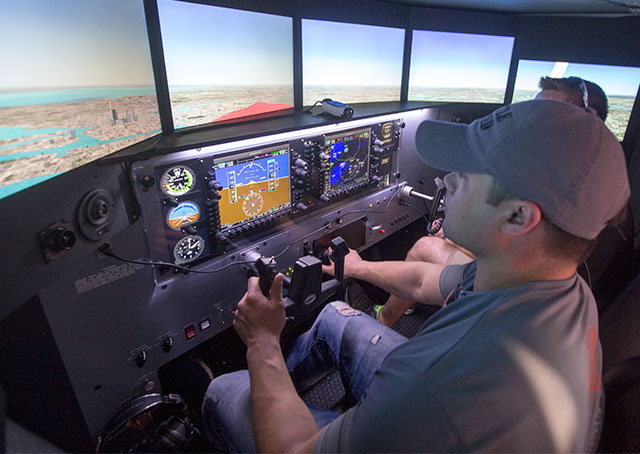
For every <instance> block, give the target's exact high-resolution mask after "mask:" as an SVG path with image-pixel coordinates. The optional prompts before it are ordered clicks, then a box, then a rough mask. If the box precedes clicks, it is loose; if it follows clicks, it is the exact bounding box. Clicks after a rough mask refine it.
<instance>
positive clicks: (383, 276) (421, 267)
mask: <svg viewBox="0 0 640 454" xmlns="http://www.w3.org/2000/svg"><path fill="white" fill-rule="evenodd" d="M443 268H444V266H442V265H436V264H433V263H425V262H404V261H388V262H370V261H364V260H363V261H362V262H360V263H358V265H357V267H356V268H354V269H353V270H352V272H351V273H350V276H351V277H355V278H357V279H361V280H363V281H367V282H370V283H371V284H373V285H376V286H378V287H380V288H382V289H383V290H385V291H387V292H388V293H390V294H392V295H395V296H397V297H399V298H403V299H407V300H412V301H417V302H422V303H429V304H442V301H443V298H442V294H441V293H440V285H439V279H440V273H441V271H442V269H443Z"/></svg>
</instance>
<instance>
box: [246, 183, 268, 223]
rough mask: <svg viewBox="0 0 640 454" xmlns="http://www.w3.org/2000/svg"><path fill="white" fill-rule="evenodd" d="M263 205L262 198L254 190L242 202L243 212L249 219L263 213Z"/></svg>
mask: <svg viewBox="0 0 640 454" xmlns="http://www.w3.org/2000/svg"><path fill="white" fill-rule="evenodd" d="M263 204H264V199H263V198H262V196H261V195H260V194H259V193H258V192H256V191H254V190H253V189H252V190H251V191H249V194H247V196H246V197H245V198H244V200H243V201H242V211H244V214H246V215H247V216H249V217H253V216H257V215H259V214H260V212H261V211H262V205H263Z"/></svg>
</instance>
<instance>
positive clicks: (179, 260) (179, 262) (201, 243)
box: [173, 235, 204, 265]
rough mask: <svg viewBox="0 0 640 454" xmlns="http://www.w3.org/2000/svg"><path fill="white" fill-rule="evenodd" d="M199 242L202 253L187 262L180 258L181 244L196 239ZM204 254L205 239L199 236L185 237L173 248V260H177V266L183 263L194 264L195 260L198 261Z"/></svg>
mask: <svg viewBox="0 0 640 454" xmlns="http://www.w3.org/2000/svg"><path fill="white" fill-rule="evenodd" d="M194 238H195V240H196V241H197V242H198V244H199V245H200V251H199V252H198V253H197V254H196V255H195V256H193V257H190V258H189V259H187V260H185V259H182V258H180V257H179V256H178V249H179V247H180V245H181V244H183V243H184V242H185V241H187V240H189V239H194ZM203 252H204V239H203V238H202V237H201V236H199V235H188V236H185V237H184V238H182V239H181V240H180V241H178V242H177V243H176V245H175V246H174V248H173V258H174V259H175V263H176V264H178V265H179V264H181V263H190V262H193V261H194V260H197V259H198V258H199V257H200V256H201V255H202V253H203Z"/></svg>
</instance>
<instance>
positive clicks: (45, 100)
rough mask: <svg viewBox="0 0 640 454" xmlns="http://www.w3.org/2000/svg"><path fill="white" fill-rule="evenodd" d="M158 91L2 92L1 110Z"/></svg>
mask: <svg viewBox="0 0 640 454" xmlns="http://www.w3.org/2000/svg"><path fill="white" fill-rule="evenodd" d="M155 93H156V89H155V87H153V86H148V87H86V88H63V89H56V90H29V91H15V92H0V108H2V107H17V106H35V105H39V104H55V103H61V102H82V101H90V100H92V99H100V98H121V97H123V96H142V95H153V94H155Z"/></svg>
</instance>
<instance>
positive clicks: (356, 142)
mask: <svg viewBox="0 0 640 454" xmlns="http://www.w3.org/2000/svg"><path fill="white" fill-rule="evenodd" d="M370 138H371V129H370V128H367V129H359V130H355V131H349V132H346V133H342V134H339V135H334V136H327V137H326V138H325V140H324V156H325V164H326V165H327V166H328V168H329V171H328V172H327V173H326V177H325V181H324V193H325V194H331V193H332V192H335V191H337V190H339V189H341V188H343V187H347V186H351V185H353V184H356V183H360V182H362V181H367V180H368V178H369V142H370Z"/></svg>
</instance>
